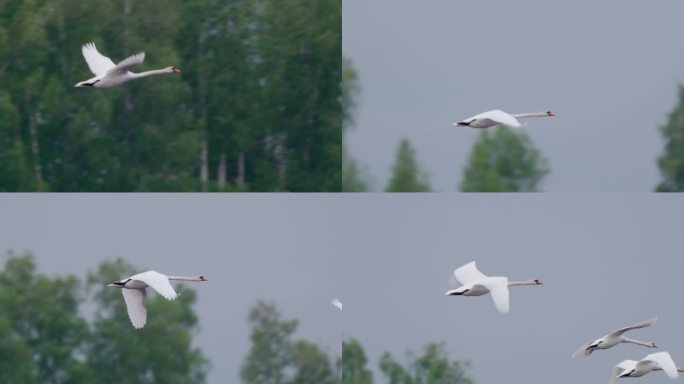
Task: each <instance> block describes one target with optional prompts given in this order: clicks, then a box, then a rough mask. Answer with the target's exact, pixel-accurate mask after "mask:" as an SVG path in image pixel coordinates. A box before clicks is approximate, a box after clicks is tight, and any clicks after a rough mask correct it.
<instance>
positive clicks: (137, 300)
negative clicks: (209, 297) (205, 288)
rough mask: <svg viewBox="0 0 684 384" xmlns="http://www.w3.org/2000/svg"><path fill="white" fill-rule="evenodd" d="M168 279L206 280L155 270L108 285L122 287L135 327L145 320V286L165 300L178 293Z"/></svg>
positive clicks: (142, 325)
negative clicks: (167, 274)
mask: <svg viewBox="0 0 684 384" xmlns="http://www.w3.org/2000/svg"><path fill="white" fill-rule="evenodd" d="M169 280H185V281H207V278H206V277H204V276H201V275H200V276H191V277H187V276H166V275H164V274H161V273H159V272H157V271H147V272H142V273H138V274H137V275H133V276H131V277H129V278H127V279H124V280H120V281H115V282H113V283H112V284H109V285H108V287H116V288H122V289H121V292H122V293H123V297H124V301H126V308H127V309H128V317H129V318H130V319H131V324H133V327H134V328H136V329H140V328H142V327H144V326H145V322H146V321H147V308H145V296H146V295H147V291H146V290H145V288H147V287H152V289H154V290H155V291H157V293H159V294H160V295H162V297H164V298H165V299H167V300H174V299H175V298H176V297H178V294H177V293H176V291H175V290H174V289H173V286H171V283H170V282H169Z"/></svg>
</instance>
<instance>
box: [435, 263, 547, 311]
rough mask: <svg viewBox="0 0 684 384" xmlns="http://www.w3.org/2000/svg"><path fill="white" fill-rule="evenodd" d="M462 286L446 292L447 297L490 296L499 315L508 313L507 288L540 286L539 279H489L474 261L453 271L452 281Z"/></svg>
mask: <svg viewBox="0 0 684 384" xmlns="http://www.w3.org/2000/svg"><path fill="white" fill-rule="evenodd" d="M454 279H455V280H456V281H458V282H459V283H461V284H462V285H461V286H460V287H458V288H456V289H451V290H448V291H446V293H445V295H447V296H482V295H484V294H487V293H491V294H492V300H493V301H494V306H496V309H497V310H498V311H499V312H500V313H504V314H505V313H508V312H509V311H510V304H509V295H508V287H509V286H513V285H541V284H542V282H541V281H540V280H539V279H532V280H524V281H508V278H507V277H489V276H486V275H484V274H483V273H482V272H480V271H479V270H478V269H477V265H476V264H475V262H474V261H471V262H470V263H468V264H465V265H463V266H461V267H458V268H456V270H454V274H453V276H452V283H453V280H454Z"/></svg>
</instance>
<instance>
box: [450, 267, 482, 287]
mask: <svg viewBox="0 0 684 384" xmlns="http://www.w3.org/2000/svg"><path fill="white" fill-rule="evenodd" d="M453 277H455V278H456V280H457V281H458V282H459V283H461V284H463V285H466V284H473V283H476V282H479V281H481V280H484V279H486V278H487V276H485V275H484V274H483V273H482V272H480V271H479V270H478V269H477V265H475V262H474V261H471V262H470V263H468V264H466V265H464V266H461V267H458V268H456V270H455V271H454V276H453ZM452 281H453V278H452Z"/></svg>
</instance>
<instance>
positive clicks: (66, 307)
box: [0, 253, 340, 384]
mask: <svg viewBox="0 0 684 384" xmlns="http://www.w3.org/2000/svg"><path fill="white" fill-rule="evenodd" d="M135 272H136V271H135V270H134V268H133V267H132V266H131V265H129V264H127V263H126V262H125V261H123V260H121V259H118V260H115V261H110V262H104V263H102V264H100V265H99V266H98V268H97V270H96V271H94V272H90V273H89V274H88V276H87V278H85V279H84V280H83V281H82V280H79V279H78V278H76V277H75V276H67V277H48V276H45V275H42V274H40V273H38V272H37V271H36V265H35V262H34V260H33V257H32V256H31V254H28V253H27V254H23V255H15V254H12V253H10V254H9V258H8V259H7V261H6V263H5V265H4V268H3V269H2V270H0V383H3V384H33V383H36V384H38V383H40V384H72V383H73V384H88V383H97V384H107V383H112V384H114V383H116V384H151V383H170V384H174V383H178V384H181V383H183V384H186V383H192V384H199V383H205V382H206V381H207V380H206V377H207V372H208V369H209V361H208V359H207V358H206V357H205V356H204V354H203V353H202V351H200V350H199V349H198V348H195V347H193V346H192V344H193V343H192V338H193V336H194V335H195V334H196V333H197V331H198V319H197V316H196V314H195V312H194V310H193V308H192V306H193V305H194V303H195V301H196V299H197V297H196V295H195V292H194V291H193V290H192V289H190V288H187V287H185V286H183V285H182V284H180V285H176V288H177V291H178V292H179V293H181V295H180V296H179V297H178V299H176V300H174V301H168V300H165V299H163V298H161V297H160V296H159V295H156V294H151V295H149V296H148V298H147V300H146V303H147V307H148V309H149V312H150V313H156V314H162V313H163V314H164V315H163V316H150V317H149V318H148V322H147V324H146V325H145V328H144V329H143V330H140V331H138V330H135V329H133V327H132V326H131V323H130V321H129V319H128V314H127V311H126V304H125V302H124V300H123V297H122V296H121V292H120V290H119V289H112V288H108V287H107V286H106V283H107V282H111V281H117V280H120V279H121V277H122V276H129V275H132V274H134V273H135ZM86 299H92V301H93V304H94V308H93V310H94V311H93V312H94V317H93V316H91V317H92V319H89V320H86V319H85V317H84V316H83V314H82V313H81V312H80V307H81V304H82V303H83V302H84V301H86ZM248 320H249V323H250V325H251V329H252V331H251V336H250V339H251V341H252V347H251V349H250V351H249V353H248V355H247V356H246V357H245V359H244V362H243V364H242V369H241V373H240V376H241V378H242V381H241V382H242V383H245V384H268V383H274V384H333V383H336V382H338V380H337V379H336V378H337V377H339V372H338V371H339V368H338V367H339V365H340V359H339V357H338V358H337V360H333V358H331V357H328V356H327V355H326V353H325V352H324V351H322V350H321V348H320V347H319V346H317V345H316V344H313V343H310V342H308V341H306V340H293V333H294V332H295V331H296V329H297V325H298V321H297V320H283V319H281V318H280V314H279V313H278V311H277V309H276V307H275V305H274V304H272V303H264V302H259V303H257V304H256V305H255V306H254V307H253V308H252V310H251V311H250V313H249V318H248ZM224 381H225V382H234V379H232V378H224Z"/></svg>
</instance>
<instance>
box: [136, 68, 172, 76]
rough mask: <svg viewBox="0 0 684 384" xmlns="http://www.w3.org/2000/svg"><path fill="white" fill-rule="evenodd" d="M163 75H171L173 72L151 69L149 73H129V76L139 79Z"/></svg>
mask: <svg viewBox="0 0 684 384" xmlns="http://www.w3.org/2000/svg"><path fill="white" fill-rule="evenodd" d="M165 73H173V72H171V71H168V70H166V69H153V70H151V71H145V72H139V73H131V76H132V77H134V78H141V77H147V76H152V75H163V74H165Z"/></svg>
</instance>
